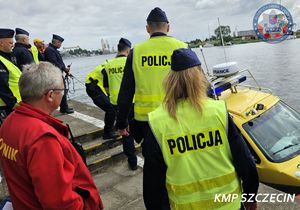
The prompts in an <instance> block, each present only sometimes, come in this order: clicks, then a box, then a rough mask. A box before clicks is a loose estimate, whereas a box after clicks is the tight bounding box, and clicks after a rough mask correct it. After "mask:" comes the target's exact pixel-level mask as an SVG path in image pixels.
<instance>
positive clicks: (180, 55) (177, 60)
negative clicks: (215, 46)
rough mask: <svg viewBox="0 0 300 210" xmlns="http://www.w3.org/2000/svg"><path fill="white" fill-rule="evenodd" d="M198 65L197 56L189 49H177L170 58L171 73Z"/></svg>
mask: <svg viewBox="0 0 300 210" xmlns="http://www.w3.org/2000/svg"><path fill="white" fill-rule="evenodd" d="M199 65H201V62H200V60H199V58H198V56H197V55H196V53H195V52H194V51H193V50H191V49H190V48H179V49H177V50H174V51H173V54H172V57H171V69H172V70H173V71H183V70H186V69H188V68H191V67H194V66H199Z"/></svg>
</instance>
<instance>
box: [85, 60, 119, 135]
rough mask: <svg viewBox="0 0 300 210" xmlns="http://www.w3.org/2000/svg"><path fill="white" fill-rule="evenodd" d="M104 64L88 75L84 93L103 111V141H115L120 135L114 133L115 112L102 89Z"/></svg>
mask: <svg viewBox="0 0 300 210" xmlns="http://www.w3.org/2000/svg"><path fill="white" fill-rule="evenodd" d="M103 71H104V64H100V65H98V66H97V67H96V68H95V69H94V70H93V71H91V72H90V73H88V75H87V77H86V80H85V86H86V92H87V94H88V96H89V97H91V99H92V100H93V102H94V104H95V105H96V106H98V107H99V108H100V109H102V110H103V111H105V116H104V124H105V125H104V133H103V139H105V140H108V139H115V138H118V137H120V135H119V134H118V133H117V132H116V131H115V126H114V124H115V119H116V112H115V108H114V106H113V105H112V104H111V103H110V101H109V97H108V94H107V93H106V90H105V88H104V87H103V74H102V72H103Z"/></svg>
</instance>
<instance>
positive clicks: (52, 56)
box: [45, 43, 66, 71]
mask: <svg viewBox="0 0 300 210" xmlns="http://www.w3.org/2000/svg"><path fill="white" fill-rule="evenodd" d="M45 61H48V62H50V63H52V64H53V65H55V66H56V67H58V68H59V69H60V70H62V71H65V70H66V66H65V64H64V62H63V59H62V57H61V55H60V53H59V51H58V50H57V48H56V47H55V46H54V45H53V44H51V43H50V44H49V46H48V47H47V48H46V50H45Z"/></svg>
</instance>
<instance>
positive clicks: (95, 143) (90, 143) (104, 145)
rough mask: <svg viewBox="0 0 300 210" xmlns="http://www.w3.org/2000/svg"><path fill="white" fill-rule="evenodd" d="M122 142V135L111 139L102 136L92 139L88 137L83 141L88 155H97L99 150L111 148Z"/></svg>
mask: <svg viewBox="0 0 300 210" xmlns="http://www.w3.org/2000/svg"><path fill="white" fill-rule="evenodd" d="M76 140H77V138H76ZM121 144H122V138H121V137H120V138H117V139H111V140H104V139H102V137H101V138H96V139H90V140H88V139H86V141H84V142H83V143H82V147H83V149H84V151H85V153H86V155H87V156H89V155H96V154H97V153H99V152H103V151H105V150H108V149H111V148H113V147H116V146H119V145H121Z"/></svg>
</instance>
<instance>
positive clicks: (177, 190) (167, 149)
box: [149, 99, 241, 210]
mask: <svg viewBox="0 0 300 210" xmlns="http://www.w3.org/2000/svg"><path fill="white" fill-rule="evenodd" d="M176 113H177V114H176V116H177V120H178V121H176V120H174V119H173V118H171V117H170V115H169V113H168V111H167V110H166V109H165V108H164V106H163V105H161V106H160V107H159V108H157V109H156V110H155V111H153V112H151V113H149V123H150V126H151V129H152V131H153V133H154V136H155V137H156V140H157V142H158V144H159V145H160V148H161V151H162V154H163V158H164V161H165V163H166V166H167V172H166V187H167V191H168V196H169V201H170V205H171V209H172V210H199V209H201V210H212V209H218V210H229V209H230V210H238V209H239V208H240V206H241V183H240V179H239V178H238V176H237V173H236V171H235V168H234V165H233V162H232V154H231V151H230V146H229V142H228V139H227V111H226V106H225V103H224V102H223V101H214V100H211V99H207V100H205V101H204V102H203V111H202V112H201V113H200V112H198V111H197V110H196V109H195V108H194V107H193V106H192V105H191V103H190V101H188V100H182V101H179V103H178V105H177V110H176ZM220 194H221V197H222V196H223V195H224V196H228V195H229V194H230V196H233V195H235V196H236V197H237V198H236V197H235V199H234V200H233V199H232V197H230V199H231V200H230V201H228V200H227V201H228V202H224V200H223V202H220V201H218V200H217V201H216V200H215V196H216V195H220Z"/></svg>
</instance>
